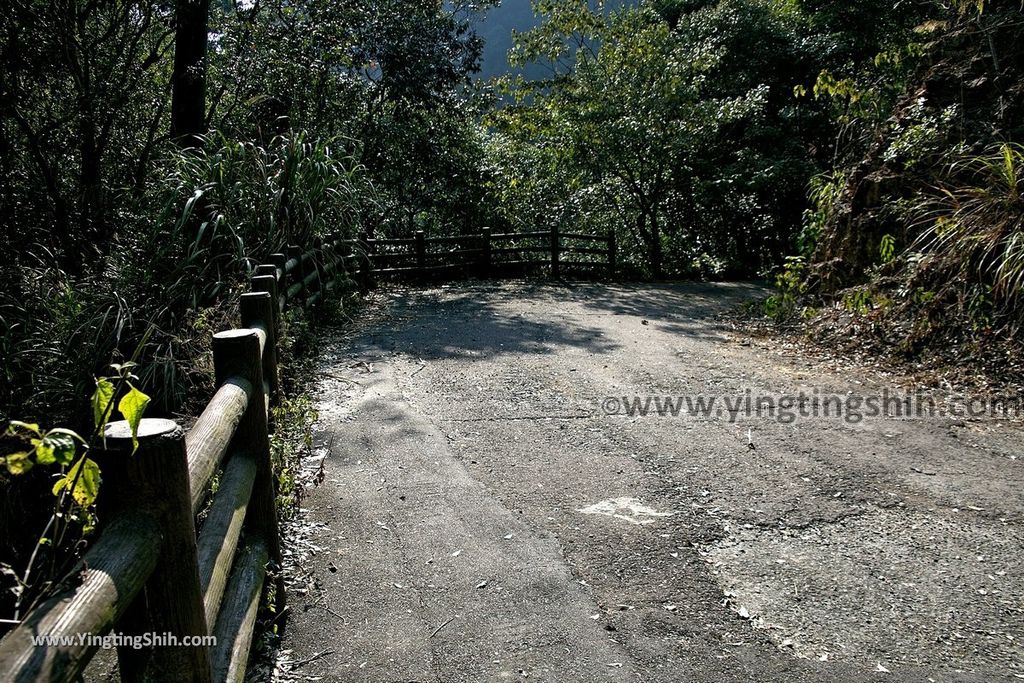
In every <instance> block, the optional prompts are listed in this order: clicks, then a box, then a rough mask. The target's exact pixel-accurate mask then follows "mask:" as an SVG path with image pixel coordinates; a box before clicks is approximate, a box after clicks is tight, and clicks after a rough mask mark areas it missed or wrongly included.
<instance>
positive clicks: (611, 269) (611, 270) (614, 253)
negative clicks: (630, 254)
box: [608, 229, 619, 277]
mask: <svg viewBox="0 0 1024 683" xmlns="http://www.w3.org/2000/svg"><path fill="white" fill-rule="evenodd" d="M618 256H619V255H618V245H617V244H616V243H615V230H614V229H612V230H609V231H608V276H609V277H615V266H616V263H615V261H616V260H617V259H618Z"/></svg>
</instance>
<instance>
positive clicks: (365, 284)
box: [358, 230, 373, 293]
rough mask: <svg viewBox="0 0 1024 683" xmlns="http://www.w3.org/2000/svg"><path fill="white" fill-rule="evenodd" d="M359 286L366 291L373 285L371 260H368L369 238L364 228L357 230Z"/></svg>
mask: <svg viewBox="0 0 1024 683" xmlns="http://www.w3.org/2000/svg"><path fill="white" fill-rule="evenodd" d="M358 244H359V251H360V252H361V253H360V255H359V287H360V289H361V290H362V291H363V293H366V292H368V291H369V290H370V287H371V286H372V285H373V272H372V271H373V262H372V261H371V260H370V238H369V235H367V233H366V231H365V230H360V231H359V241H358Z"/></svg>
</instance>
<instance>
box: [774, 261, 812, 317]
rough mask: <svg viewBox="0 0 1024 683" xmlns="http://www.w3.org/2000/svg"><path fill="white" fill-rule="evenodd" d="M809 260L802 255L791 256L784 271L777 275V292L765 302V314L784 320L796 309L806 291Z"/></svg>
mask: <svg viewBox="0 0 1024 683" xmlns="http://www.w3.org/2000/svg"><path fill="white" fill-rule="evenodd" d="M806 268H807V262H806V260H805V259H804V257H802V256H789V257H787V258H786V264H785V266H783V268H782V271H781V272H780V273H779V274H778V275H776V276H775V289H776V294H773V295H772V296H770V297H768V299H767V300H766V301H765V304H764V311H765V315H767V316H768V317H769V318H773V319H775V320H777V321H781V320H784V319H786V318H788V317H790V316H791V315H793V313H794V312H795V311H796V308H797V304H798V303H799V301H800V298H801V297H802V296H803V295H804V294H805V293H806V290H807V285H806V282H805V273H806Z"/></svg>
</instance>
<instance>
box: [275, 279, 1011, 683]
mask: <svg viewBox="0 0 1024 683" xmlns="http://www.w3.org/2000/svg"><path fill="white" fill-rule="evenodd" d="M759 296H763V292H762V291H761V290H759V289H758V288H757V287H756V286H754V285H744V284H721V285H708V284H666V285H636V286H633V285H610V286H609V285H599V284H569V285H539V284H529V283H501V284H487V283H483V284H477V285H459V286H450V287H443V288H437V289H429V290H411V291H402V292H395V293H391V294H388V295H381V300H379V301H378V303H377V306H376V307H375V310H374V311H372V312H371V313H370V314H368V315H367V316H365V319H363V320H361V321H360V322H359V324H357V325H356V329H355V330H354V331H353V330H352V329H351V328H349V329H348V331H346V332H337V333H335V334H334V335H333V336H332V335H328V336H327V337H326V338H325V339H324V340H323V342H322V343H323V348H322V351H321V359H320V376H319V379H318V384H317V392H316V393H317V399H318V402H319V409H320V412H321V419H320V425H319V427H320V430H321V432H320V433H319V434H318V440H319V443H320V444H322V449H321V453H323V454H326V457H325V459H324V462H323V481H322V483H321V484H320V485H319V486H318V487H316V488H314V489H311V490H310V492H309V494H308V496H307V498H306V500H305V503H304V506H305V507H306V508H307V513H306V515H305V519H306V521H307V524H306V525H305V527H306V531H305V532H303V535H302V537H301V538H299V539H297V540H296V541H295V542H294V543H293V547H292V548H291V553H292V556H293V557H295V558H298V559H299V565H298V567H295V568H293V571H294V572H295V574H296V576H295V577H294V578H293V582H292V594H291V595H290V596H289V600H290V604H291V607H292V610H293V612H292V614H291V618H290V621H289V626H288V630H287V634H286V638H285V642H284V644H283V648H284V655H283V656H284V660H283V662H282V663H281V665H280V666H279V668H280V669H281V670H282V671H284V672H288V671H289V670H293V671H292V672H291V674H290V675H288V676H286V678H294V680H305V679H307V678H310V679H314V680H317V679H318V680H323V681H389V682H390V681H432V682H448V681H466V682H473V683H476V682H483V681H509V680H523V681H551V682H552V683H556V682H557V683H568V682H570V681H644V682H663V681H664V682H669V681H673V682H674V681H695V682H708V683H710V682H719V681H721V682H726V681H728V682H732V681H758V682H774V681H779V682H783V681H785V682H789V681H794V682H796V681H822V682H825V681H840V682H842V681H876V680H877V681H921V682H924V681H937V682H947V681H948V682H952V681H979V682H980V681H985V682H989V681H1014V680H1020V679H1024V567H1022V545H1024V543H1022V541H1024V529H1022V524H1021V521H1022V510H1024V494H1022V483H1024V433H1022V432H1024V430H1022V426H1021V422H1020V420H1007V419H1002V418H999V419H993V418H988V417H984V418H963V417H960V416H950V417H938V416H937V417H929V418H920V419H918V418H915V419H886V418H883V417H875V418H870V417H863V415H862V418H863V419H857V417H856V413H857V412H858V410H857V407H858V406H860V407H861V408H863V406H864V405H868V404H869V403H870V402H869V401H868V399H870V398H872V397H875V398H877V399H880V398H882V397H884V396H885V393H884V392H885V391H888V392H890V394H892V393H893V392H895V391H897V390H898V389H899V388H900V384H899V382H898V381H897V380H898V378H893V377H889V376H887V374H886V373H885V372H884V371H883V370H880V369H877V368H876V369H872V370H868V369H857V368H853V369H851V368H849V367H845V366H838V365H836V364H834V363H832V362H829V361H825V360H820V359H819V360H815V359H812V358H805V357H801V356H800V355H799V354H798V352H795V351H793V350H787V349H785V348H781V345H780V344H777V343H773V342H770V341H765V340H761V339H753V340H751V339H748V338H747V337H746V336H745V335H744V334H743V331H742V329H734V327H733V326H732V325H731V324H729V323H728V322H725V321H723V319H722V318H721V317H720V314H721V313H722V312H723V311H727V310H729V309H730V308H732V307H735V306H736V305H737V304H739V303H741V302H743V301H746V300H751V299H754V298H757V297H759ZM815 391H817V394H815ZM801 392H803V396H802V397H801ZM655 397H657V399H658V400H659V401H662V400H663V399H665V398H676V397H678V398H681V399H683V400H684V405H685V400H686V399H687V398H689V399H690V400H691V401H693V402H694V405H693V406H691V407H693V408H694V411H689V410H686V409H685V407H684V410H683V411H682V412H681V413H680V414H678V415H672V414H671V412H672V411H671V410H665V411H663V412H664V413H665V414H664V415H658V414H656V412H655V408H656V407H657V406H655V405H654V404H653V403H652V405H651V406H650V408H651V410H650V411H649V412H648V414H647V415H646V416H644V415H641V414H639V413H637V411H635V410H633V408H635V407H637V406H640V407H642V401H643V400H645V399H646V398H651V399H653V398H655ZM745 397H750V398H751V400H752V401H754V402H756V401H757V400H758V399H759V398H763V397H772V398H773V399H776V400H780V401H785V400H786V397H790V398H791V399H792V400H793V404H792V405H791V408H792V410H790V411H778V410H776V411H775V412H774V413H771V414H762V415H761V416H757V415H755V414H748V411H747V410H746V408H745V407H743V403H742V401H741V399H744V398H745ZM836 397H838V398H836ZM698 398H700V399H701V400H704V401H705V404H703V405H704V408H701V405H700V404H696V400H697V399H698ZM826 398H828V400H830V401H832V406H833V408H836V410H837V411H838V410H839V408H837V407H836V406H837V402H840V403H842V406H841V408H842V410H843V411H844V412H843V415H842V416H838V417H837V416H835V414H834V411H833V413H831V414H830V415H829V416H822V415H820V414H819V415H818V416H817V417H814V416H812V415H810V413H812V412H814V406H818V408H819V409H820V408H821V405H819V404H821V403H824V401H825V400H826ZM634 399H640V400H641V403H640V404H635V403H633V401H634ZM708 400H713V401H715V403H713V404H712V409H710V410H706V408H707V404H706V402H707V401H708ZM724 401H729V403H728V404H725V403H723V402H724ZM864 402H867V403H864ZM787 405H788V404H787ZM801 405H802V406H804V407H805V412H807V413H808V414H809V416H807V417H800V416H799V415H797V416H795V417H794V418H793V419H790V418H789V417H788V416H789V415H791V414H792V413H795V412H798V411H799V406H801ZM851 406H852V408H851ZM662 407H663V408H664V407H665V406H664V405H662ZM723 408H724V410H723ZM737 408H738V411H737V410H736V409H737ZM702 411H703V412H705V413H707V414H701V415H689V414H687V413H688V412H698V413H699V412H702ZM630 412H633V413H634V414H632V415H631V414H628V413H630ZM819 412H820V410H819ZM860 412H862V413H865V412H868V411H867V409H866V408H865V409H864V410H861V411H860ZM315 465H316V463H315V462H314V463H313V466H315Z"/></svg>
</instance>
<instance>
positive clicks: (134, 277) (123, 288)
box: [0, 0, 1024, 616]
mask: <svg viewBox="0 0 1024 683" xmlns="http://www.w3.org/2000/svg"><path fill="white" fill-rule="evenodd" d="M493 4H494V3H493V2H491V1H490V0H487V1H485V2H484V3H469V2H464V1H463V0H455V1H454V2H446V3H422V2H413V1H412V0H373V1H370V0H298V1H293V0H287V1H286V0H256V1H255V2H219V3H202V2H200V3H178V5H175V4H174V3H155V2H149V1H146V0H109V1H105V2H92V1H85V0H69V1H68V2H59V3H54V2H50V1H49V0H13V2H12V3H10V6H9V7H8V8H7V10H6V11H5V12H4V13H3V14H2V15H0V61H2V74H0V158H2V160H3V164H2V166H3V171H2V174H3V175H2V181H0V249H2V251H3V253H4V255H5V263H4V266H3V268H4V276H3V278H2V284H0V360H2V362H0V423H3V424H5V425H6V424H7V423H9V422H10V421H11V420H21V421H23V422H24V423H26V424H39V425H43V427H41V428H40V429H41V430H43V431H41V432H40V433H35V431H34V430H33V429H29V428H27V427H18V426H15V427H14V428H13V429H12V430H11V431H10V433H8V434H6V435H5V436H4V437H3V438H2V440H0V456H2V457H4V458H5V461H4V464H5V467H3V468H0V490H3V496H2V502H0V570H2V571H3V572H4V577H5V580H6V581H7V583H5V592H4V593H3V596H2V597H0V616H3V615H4V613H12V608H13V606H14V605H15V604H16V603H20V602H23V601H24V596H25V595H26V594H27V593H26V591H29V592H30V593H32V592H33V591H34V593H32V594H35V595H38V591H39V590H41V587H42V586H44V585H45V584H46V583H47V582H48V581H51V580H53V579H54V578H55V577H57V576H59V571H58V566H57V565H58V563H57V562H56V561H55V558H57V557H58V556H60V557H73V556H74V554H75V552H77V551H78V550H80V549H81V547H82V541H83V539H85V538H86V537H87V536H88V532H89V531H90V529H91V528H92V526H93V525H94V522H95V520H94V514H93V510H92V505H91V503H92V500H91V498H89V497H88V496H87V497H78V496H75V495H74V491H75V487H74V486H71V487H70V488H68V487H67V486H65V487H63V488H61V487H58V488H57V491H56V493H54V488H55V484H56V483H59V482H60V481H65V482H67V481H68V480H67V477H68V475H69V474H71V475H72V477H73V478H74V477H75V475H74V474H73V470H74V467H75V463H77V462H80V461H81V458H82V457H83V455H82V453H83V450H82V445H83V444H82V442H84V441H88V435H89V434H92V433H93V432H94V431H95V428H96V420H95V401H93V400H91V397H93V396H95V394H96V391H97V387H98V386H99V385H98V382H97V378H104V377H108V376H115V377H116V378H117V379H118V382H117V383H115V389H114V391H113V393H112V394H111V396H110V397H109V398H108V403H110V404H111V405H114V404H118V405H119V402H120V401H122V400H124V396H126V395H128V394H129V393H130V391H131V390H132V388H135V389H137V390H138V391H139V392H140V393H143V394H144V395H145V396H146V397H147V398H148V402H147V404H146V406H145V407H144V408H145V411H146V415H147V416H172V417H174V416H182V415H189V414H194V410H192V409H193V408H194V407H196V406H197V405H199V404H201V403H202V402H203V401H205V399H206V397H207V396H208V395H209V393H210V391H211V388H212V368H211V362H210V359H209V357H208V355H207V353H208V351H207V350H208V348H209V345H208V343H207V341H208V338H209V336H210V335H211V334H212V333H213V332H216V331H218V330H219V329H223V328H226V327H229V326H231V324H232V322H233V321H232V315H233V313H231V312H232V311H234V310H235V309H236V307H237V306H236V304H237V298H238V296H239V294H240V292H241V291H242V289H243V286H244V283H245V281H246V279H247V278H248V276H249V271H250V270H251V268H252V267H253V266H254V264H256V263H259V262H261V261H264V260H265V259H266V257H267V255H268V254H270V253H274V252H276V251H280V250H281V249H282V247H284V246H285V245H287V244H310V243H311V242H312V241H313V240H314V239H315V238H318V237H328V236H342V237H351V236H353V235H354V234H355V233H356V232H357V231H360V230H365V231H367V232H368V233H369V234H370V235H376V236H386V237H408V236H410V235H411V234H412V233H414V232H415V231H417V230H423V231H426V232H427V233H428V234H433V235H455V234H463V233H473V232H476V231H478V230H479V229H480V228H481V227H483V226H489V227H491V228H492V229H493V230H495V231H501V232H506V231H516V230H522V231H536V230H546V229H549V228H551V227H552V226H558V227H559V228H560V229H561V230H563V231H565V232H584V233H600V234H604V232H605V231H609V230H611V231H614V232H615V233H616V235H617V238H618V243H619V245H620V247H619V248H620V252H619V253H620V263H621V264H622V270H623V276H624V277H631V278H678V277H699V278H727V277H728V278H773V279H774V280H775V282H776V284H777V292H776V293H775V294H774V295H773V296H772V297H771V298H770V299H769V300H768V301H767V302H765V304H764V310H763V312H764V313H765V314H766V315H767V316H768V317H769V318H770V319H772V320H774V321H778V322H781V323H784V324H787V325H799V326H800V328H801V329H803V330H807V331H809V332H810V333H811V334H812V335H814V336H816V337H818V338H819V339H821V340H823V341H827V342H828V343H830V344H837V343H839V342H841V343H842V344H844V345H846V346H851V345H860V346H865V345H867V346H871V345H872V344H875V345H877V346H879V347H880V348H884V349H886V350H887V352H892V353H897V354H900V355H902V356H904V357H906V358H919V357H922V356H924V355H931V356H936V357H941V358H944V359H946V360H945V362H961V361H963V360H964V359H974V360H977V361H978V362H979V363H990V364H991V363H1001V364H1002V367H1003V369H1008V370H1009V371H1014V372H1016V371H1019V370H1020V367H1019V365H1018V364H1019V361H1016V360H1014V359H1016V358H1018V357H1019V354H1017V353H1016V351H1015V350H1016V349H1017V346H1016V341H1017V340H1018V339H1019V334H1020V329H1019V328H1020V321H1021V319H1022V315H1021V313H1022V305H1024V304H1022V288H1024V228H1022V226H1021V215H1022V209H1024V200H1022V198H1021V190H1022V178H1024V148H1022V147H1021V146H1020V145H1021V143H1022V133H1024V85H1022V78H1024V54H1022V49H1024V48H1022V47H1021V46H1024V35H1021V31H1022V27H1024V20H1022V19H1024V14H1022V7H1021V5H1020V3H1019V0H1002V1H996V0H990V1H985V2H982V1H981V0H973V1H971V2H966V1H965V0H915V1H913V2H895V1H894V0H866V1H865V2H855V3H851V2H846V1H841V0H642V1H640V2H630V3H604V2H595V1H588V0H535V2H534V3H533V7H534V12H535V15H536V26H535V28H533V29H531V30H529V31H526V32H523V33H519V34H516V35H515V36H514V40H513V42H514V47H513V50H512V61H513V63H514V64H515V65H517V66H519V67H524V68H523V69H520V70H517V72H516V73H517V74H523V73H527V74H531V78H529V79H527V78H526V77H524V76H522V75H508V76H505V77H501V78H498V79H496V80H494V81H483V80H480V79H478V78H475V76H474V75H475V74H476V72H477V70H478V68H479V59H480V55H481V50H482V43H481V39H480V38H479V35H478V31H479V28H480V24H479V21H480V13H481V12H485V11H486V9H487V8H488V7H489V6H490V5H493ZM185 6H189V7H191V6H195V7H199V8H203V10H204V11H201V12H196V11H185V10H183V9H182V8H183V7H185ZM176 56H177V57H178V58H177V59H176ZM525 67H528V68H525ZM536 74H542V76H541V77H539V78H535V77H532V75H536ZM350 303H351V302H348V303H346V304H345V305H349V304H350ZM334 304H337V302H334ZM334 304H332V305H334ZM308 325H315V321H310V320H305V319H303V320H295V321H293V325H292V330H293V332H295V333H296V336H300V335H299V334H298V333H299V332H301V331H302V330H304V329H306V327H307V326H308ZM304 345H305V346H308V344H303V342H302V340H301V339H297V340H294V348H295V350H296V353H301V348H302V347H303V346H304ZM1000 358H1001V359H1004V360H1002V361H1000V360H999V359H1000ZM1006 359H1010V360H1009V361H1007V360H1006ZM129 362H131V363H133V364H131V365H129V364H128V363H129ZM129 380H130V384H131V386H129ZM291 401H292V402H289V403H286V404H285V406H284V407H283V409H282V410H283V411H284V412H282V413H281V415H279V416H278V419H279V421H280V422H281V424H282V425H290V426H288V427H287V428H286V429H285V431H283V432H282V434H283V435H285V437H284V438H289V439H290V438H291V437H292V436H295V435H300V436H301V434H302V433H303V432H302V429H303V428H304V427H303V426H302V425H306V424H308V422H309V419H310V417H309V416H310V415H311V412H310V411H311V407H310V406H309V405H308V404H306V403H303V402H302V399H301V398H295V397H294V396H293V398H292V399H291ZM296 401H298V402H296ZM104 405H106V404H104ZM115 416H116V414H115ZM52 427H59V428H67V429H69V430H71V431H73V432H75V433H76V434H83V435H87V436H86V437H85V438H83V439H82V441H76V440H75V439H74V437H72V436H70V435H69V434H63V433H62V432H57V433H56V434H54V435H52V437H51V438H50V440H49V441H47V435H48V433H47V432H46V431H45V429H49V428H52ZM33 439H35V440H36V441H38V442H39V443H35V442H33ZM67 439H72V442H71V445H68V441H67ZM44 442H45V443H44ZM54 444H57V445H58V446H59V448H56V450H54ZM40 446H42V451H40ZM69 448H70V449H71V450H70V452H67V449H69ZM289 448H291V447H290V446H288V445H286V444H285V443H284V442H283V441H282V442H279V443H277V445H276V446H275V449H276V450H275V452H276V453H277V457H278V460H279V463H280V467H279V475H280V482H279V483H280V485H281V491H282V495H283V496H284V497H285V498H287V497H288V495H289V493H288V492H289V490H291V489H290V483H289V476H290V471H289V467H294V464H292V465H289V464H288V463H290V462H291V463H294V453H293V452H292V451H291V450H289ZM20 453H31V454H32V455H31V457H30V458H27V457H21V456H18V455H17V454H20ZM12 456H14V457H12ZM29 461H31V466H28V465H26V463H27V462H29ZM36 465H38V466H36ZM81 471H83V470H82V469H81V468H80V470H79V472H81ZM291 474H294V472H291ZM55 497H56V503H55ZM55 505H56V506H57V507H56V508H55V507H54V506H55ZM62 506H67V507H66V508H64V507H62ZM55 510H57V511H58V512H60V513H61V514H62V515H63V516H62V517H61V519H63V520H65V522H62V523H71V524H72V526H70V527H68V531H67V533H65V534H63V535H62V536H61V540H60V542H59V543H55V544H54V543H53V541H54V538H53V535H52V534H50V533H48V532H47V531H46V530H47V528H48V527H47V520H48V519H49V518H51V515H52V513H54V511H55ZM40 538H44V539H47V540H46V541H45V543H44V545H45V546H47V547H44V548H43V549H42V550H40V549H39V545H38V539H40ZM44 556H45V557H44ZM46 558H49V560H53V561H51V562H50V563H49V566H50V567H51V568H52V569H51V571H50V572H49V574H47V573H45V572H37V573H35V574H33V575H32V577H31V581H26V569H27V568H28V567H29V566H31V565H35V564H37V563H38V565H39V566H44V565H46V564H47V563H46V562H44V561H43V559H46ZM8 588H9V590H8Z"/></svg>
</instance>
